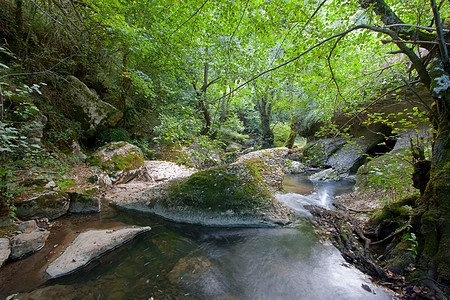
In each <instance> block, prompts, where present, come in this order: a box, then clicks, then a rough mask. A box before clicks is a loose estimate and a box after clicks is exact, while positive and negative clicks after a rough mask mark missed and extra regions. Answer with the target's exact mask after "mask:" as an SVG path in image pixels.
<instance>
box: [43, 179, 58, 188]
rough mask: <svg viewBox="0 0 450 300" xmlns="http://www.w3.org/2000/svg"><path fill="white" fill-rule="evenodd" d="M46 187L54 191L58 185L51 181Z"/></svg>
mask: <svg viewBox="0 0 450 300" xmlns="http://www.w3.org/2000/svg"><path fill="white" fill-rule="evenodd" d="M44 187H45V188H46V189H53V188H55V187H56V183H55V182H54V181H53V180H52V181H49V182H48V183H47V184H46V185H45V186H44Z"/></svg>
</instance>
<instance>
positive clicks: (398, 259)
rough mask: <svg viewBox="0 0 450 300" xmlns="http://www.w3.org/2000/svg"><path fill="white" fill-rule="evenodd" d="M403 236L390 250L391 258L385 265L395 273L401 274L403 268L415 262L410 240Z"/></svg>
mask: <svg viewBox="0 0 450 300" xmlns="http://www.w3.org/2000/svg"><path fill="white" fill-rule="evenodd" d="M405 236H406V235H405ZM405 236H404V237H403V238H402V240H401V241H400V242H399V243H398V244H397V245H396V246H395V248H394V249H393V250H392V252H391V257H392V258H391V259H389V260H388V261H387V262H386V267H387V268H388V269H389V270H390V271H392V272H394V273H396V274H403V273H404V271H405V269H406V268H407V267H408V266H409V265H410V264H412V263H414V262H415V258H414V252H413V251H412V242H411V241H410V240H408V239H407V237H405Z"/></svg>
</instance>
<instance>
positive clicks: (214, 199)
mask: <svg viewBox="0 0 450 300" xmlns="http://www.w3.org/2000/svg"><path fill="white" fill-rule="evenodd" d="M254 159H257V158H254ZM251 162H252V160H249V161H247V162H245V163H236V164H233V165H229V166H225V167H219V168H214V169H209V170H205V171H200V172H197V173H195V174H193V175H191V176H190V177H189V178H187V179H184V180H181V181H172V182H168V183H165V184H160V185H157V186H155V187H153V188H150V189H148V190H146V191H143V192H141V193H139V194H137V195H136V196H134V197H129V198H125V199H121V200H115V199H112V201H114V203H115V204H116V205H117V206H118V207H121V208H125V209H129V210H135V211H140V212H145V213H151V214H156V215H159V216H161V217H163V218H166V219H169V220H172V221H176V222H183V223H192V224H202V225H208V226H276V225H278V224H285V223H287V222H289V221H290V217H291V215H290V213H291V211H290V210H289V209H287V208H285V207H284V206H282V205H281V204H279V203H278V202H277V201H276V200H275V199H274V197H273V196H272V194H271V193H270V191H269V189H268V187H267V185H266V184H265V183H264V181H263V179H262V178H261V175H260V173H259V171H258V168H257V167H255V166H254V165H253V164H252V163H251ZM259 163H260V164H261V165H262V164H263V163H262V161H261V160H260V159H259ZM264 168H267V167H264Z"/></svg>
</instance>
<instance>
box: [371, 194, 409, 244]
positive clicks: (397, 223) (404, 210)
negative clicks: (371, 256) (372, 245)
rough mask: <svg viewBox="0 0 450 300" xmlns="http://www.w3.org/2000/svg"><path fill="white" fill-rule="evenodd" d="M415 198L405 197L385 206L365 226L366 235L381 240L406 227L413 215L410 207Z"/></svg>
mask: <svg viewBox="0 0 450 300" xmlns="http://www.w3.org/2000/svg"><path fill="white" fill-rule="evenodd" d="M415 200H416V197H413V196H412V197H407V198H405V199H404V200H402V201H399V202H397V203H393V204H391V205H386V206H385V207H384V208H383V209H382V210H381V212H379V213H377V214H375V215H374V216H373V217H372V218H371V219H370V220H369V222H368V223H367V224H366V227H365V228H366V235H367V236H368V237H370V238H372V239H373V238H375V239H377V240H381V239H383V238H385V237H387V236H389V235H390V234H391V233H393V232H395V231H396V230H398V229H400V228H402V227H403V226H406V225H407V224H408V222H409V220H410V217H411V215H412V213H413V209H412V207H411V205H412V204H413V203H414V201H415Z"/></svg>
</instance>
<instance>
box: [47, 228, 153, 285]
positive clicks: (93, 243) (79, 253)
mask: <svg viewBox="0 0 450 300" xmlns="http://www.w3.org/2000/svg"><path fill="white" fill-rule="evenodd" d="M150 229H151V228H150V227H136V228H121V229H118V230H90V231H87V232H83V233H81V234H79V235H78V236H77V237H76V238H75V240H74V241H73V242H72V243H71V244H70V245H69V246H68V247H67V248H66V250H65V251H64V253H63V254H62V255H61V256H60V257H58V258H57V259H56V260H54V261H53V262H52V263H51V264H50V265H49V266H48V267H47V270H46V272H47V274H48V275H49V276H50V277H51V278H56V277H61V276H64V275H67V274H70V273H73V272H75V271H77V270H79V269H81V268H83V267H85V266H86V265H88V264H89V262H91V261H93V260H95V259H97V258H99V257H100V256H102V255H103V254H105V253H107V252H109V251H111V250H113V249H115V248H117V247H119V246H121V245H123V244H124V243H126V242H128V241H130V240H132V239H133V238H134V237H135V236H136V235H138V234H140V233H143V232H146V231H149V230H150Z"/></svg>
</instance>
